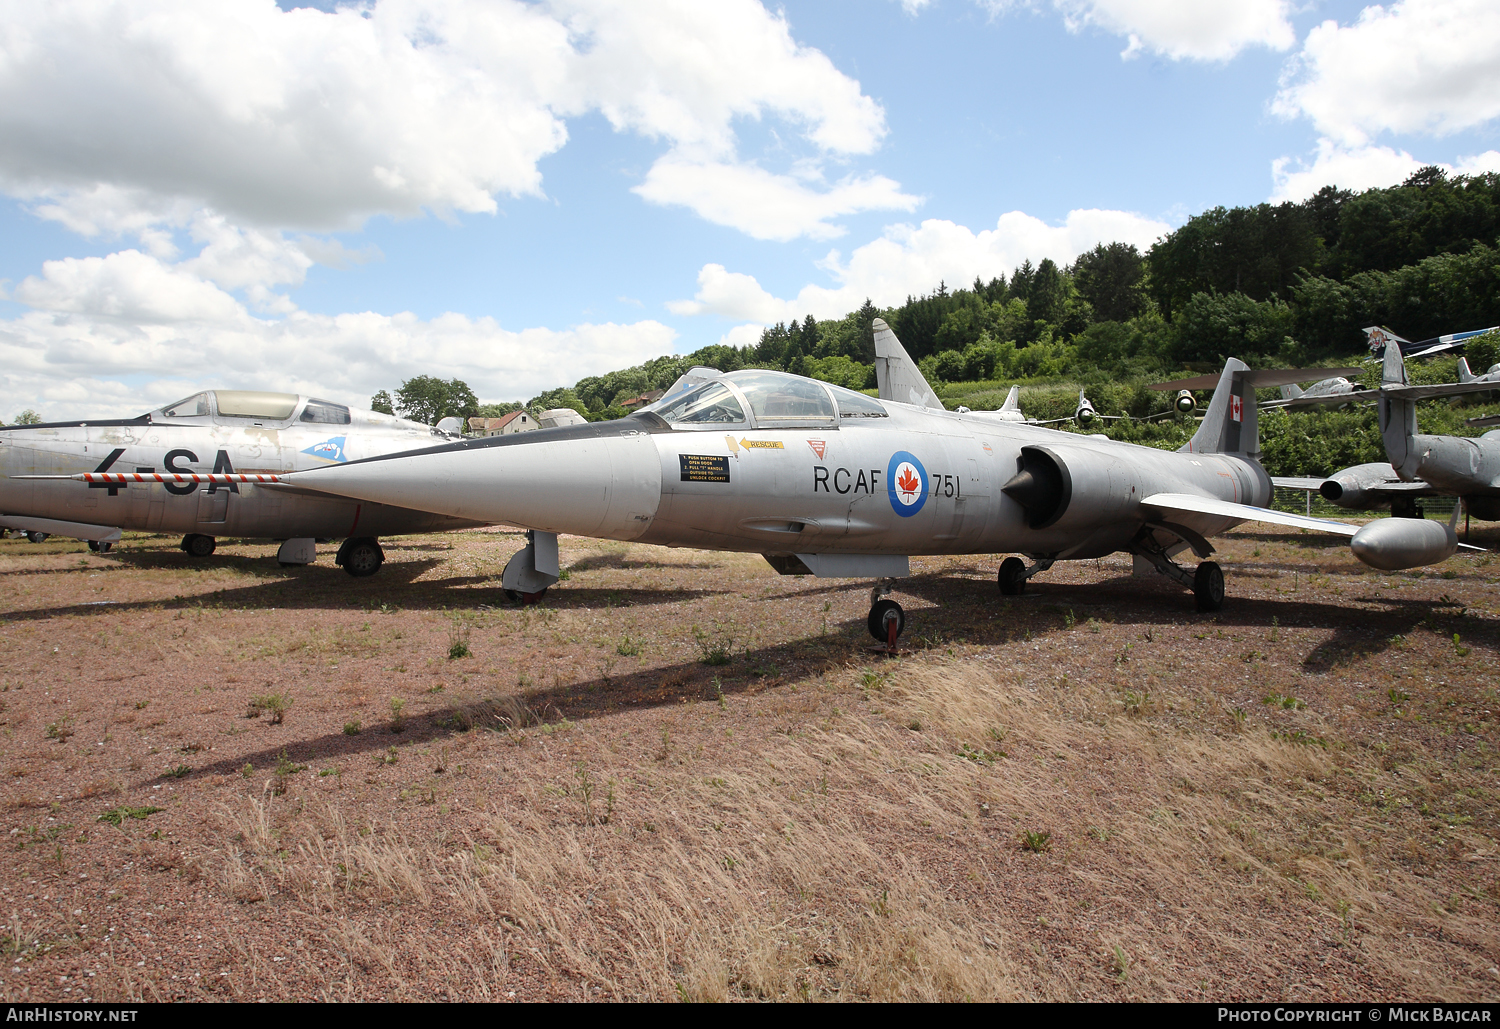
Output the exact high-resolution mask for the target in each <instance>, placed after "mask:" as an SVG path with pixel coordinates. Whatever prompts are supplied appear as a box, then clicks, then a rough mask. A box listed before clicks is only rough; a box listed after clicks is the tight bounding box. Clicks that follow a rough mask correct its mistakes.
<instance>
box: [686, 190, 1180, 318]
mask: <svg viewBox="0 0 1500 1029" xmlns="http://www.w3.org/2000/svg"><path fill="white" fill-rule="evenodd" d="M1171 230H1172V227H1171V226H1170V225H1168V224H1167V223H1166V222H1161V221H1156V220H1155V219H1151V218H1146V217H1144V216H1142V215H1139V214H1133V213H1131V212H1128V211H1101V210H1077V211H1070V212H1069V213H1068V217H1067V219H1066V221H1065V222H1064V223H1063V224H1062V225H1048V224H1047V223H1046V222H1044V221H1042V220H1041V219H1039V218H1034V217H1032V216H1031V215H1029V214H1025V213H1023V212H1021V211H1010V212H1008V213H1006V214H1003V215H1001V216H1000V218H999V220H998V221H997V222H996V225H995V228H993V229H985V230H983V231H980V232H977V233H976V232H974V231H973V230H971V229H969V228H966V227H965V226H962V225H957V224H955V223H953V222H951V221H944V220H940V219H929V220H928V221H924V222H923V223H922V224H921V225H920V226H919V227H912V226H910V225H895V226H891V227H889V228H887V229H886V232H885V235H884V236H882V237H881V238H880V239H877V240H874V241H872V242H870V243H867V244H865V245H864V246H862V247H859V248H858V249H857V250H855V251H854V253H853V254H852V255H850V258H849V260H848V262H847V263H845V262H844V261H843V260H842V259H841V255H840V254H839V253H838V252H837V251H833V252H831V253H830V254H829V255H828V256H827V257H826V258H825V259H824V260H823V261H822V262H820V266H821V267H822V268H823V269H824V270H826V271H827V272H828V273H829V274H830V275H831V276H832V277H833V279H834V280H835V281H836V283H837V285H835V286H832V287H827V286H817V285H807V286H804V287H803V288H802V289H801V290H800V291H799V292H798V294H797V296H796V297H795V298H793V299H789V300H783V299H780V298H778V297H776V296H773V295H772V294H771V293H769V292H768V291H767V290H766V289H765V288H764V287H762V286H761V285H760V283H759V282H758V281H756V279H755V278H754V277H753V276H751V275H746V274H744V273H742V272H731V271H729V270H728V269H726V268H725V267H724V266H723V265H720V264H707V265H704V266H703V268H702V269H701V270H700V271H699V272H698V292H697V294H696V295H695V296H694V298H693V299H692V300H678V301H673V302H671V303H670V304H668V305H667V306H668V309H669V310H671V311H672V313H674V314H678V315H694V314H718V315H723V316H726V317H729V318H735V319H741V320H744V321H753V322H757V323H761V324H769V323H771V322H778V321H788V320H790V319H792V318H801V317H803V316H804V315H806V314H811V315H813V316H814V317H816V318H838V317H842V316H844V315H845V314H848V313H849V312H850V311H853V310H855V309H856V308H858V307H859V306H860V304H862V303H864V300H865V298H866V297H869V298H870V299H871V300H873V301H874V302H875V304H876V305H877V306H879V307H886V306H892V305H896V304H900V303H902V302H904V301H905V299H906V297H907V296H908V295H914V294H920V293H926V292H928V291H930V290H932V289H933V288H935V287H936V286H937V284H938V282H939V281H945V282H947V283H948V284H949V286H966V285H968V284H969V283H970V282H971V281H973V278H974V276H976V275H978V276H980V277H982V278H985V279H989V278H992V277H994V276H997V275H1009V274H1010V273H1011V272H1012V271H1013V270H1014V269H1015V268H1016V266H1017V265H1019V264H1020V263H1021V262H1022V261H1024V260H1031V261H1032V262H1037V261H1040V260H1041V259H1042V258H1045V257H1050V258H1052V259H1053V260H1054V261H1056V262H1058V263H1059V264H1062V263H1065V262H1067V261H1071V260H1072V259H1073V258H1074V257H1076V256H1078V255H1079V254H1081V253H1083V252H1084V251H1085V250H1088V249H1090V248H1092V247H1093V246H1094V245H1095V244H1097V243H1112V242H1116V241H1119V242H1123V243H1133V244H1135V245H1136V246H1138V247H1141V248H1145V247H1148V246H1150V245H1151V244H1152V243H1153V242H1154V241H1155V240H1156V239H1157V238H1158V237H1160V236H1162V235H1163V234H1165V233H1167V232H1170V231H1171Z"/></svg>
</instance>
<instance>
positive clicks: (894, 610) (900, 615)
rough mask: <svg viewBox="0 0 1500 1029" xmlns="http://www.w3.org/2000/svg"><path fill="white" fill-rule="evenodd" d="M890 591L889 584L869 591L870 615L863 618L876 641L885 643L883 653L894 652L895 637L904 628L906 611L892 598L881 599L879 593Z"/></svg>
mask: <svg viewBox="0 0 1500 1029" xmlns="http://www.w3.org/2000/svg"><path fill="white" fill-rule="evenodd" d="M890 591H891V588H890V587H889V586H876V587H875V588H874V589H872V590H871V591H870V616H869V617H868V618H866V619H865V627H866V628H868V629H869V630H870V635H871V636H873V637H874V638H875V639H876V641H877V642H880V643H883V644H885V648H884V652H885V653H887V654H895V653H896V639H897V638H898V637H899V636H900V635H901V631H902V630H903V629H905V628H906V612H905V611H903V610H901V605H900V604H898V603H896V602H895V601H894V600H885V599H882V596H881V595H882V594H885V593H889V592H890Z"/></svg>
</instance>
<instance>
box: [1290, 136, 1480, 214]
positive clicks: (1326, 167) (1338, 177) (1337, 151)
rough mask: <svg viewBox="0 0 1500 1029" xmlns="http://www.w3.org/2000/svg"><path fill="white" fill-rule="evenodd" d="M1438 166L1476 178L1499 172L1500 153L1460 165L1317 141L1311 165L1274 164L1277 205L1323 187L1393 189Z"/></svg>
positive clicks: (1464, 160) (1388, 150)
mask: <svg viewBox="0 0 1500 1029" xmlns="http://www.w3.org/2000/svg"><path fill="white" fill-rule="evenodd" d="M1432 164H1436V165H1437V166H1438V167H1439V168H1442V169H1443V170H1444V171H1446V172H1448V173H1450V174H1459V175H1477V174H1480V173H1482V172H1491V171H1500V151H1495V150H1486V151H1485V152H1484V153H1482V154H1475V155H1473V156H1471V157H1461V158H1459V160H1458V163H1457V164H1444V163H1441V162H1437V161H1419V160H1417V159H1416V158H1415V157H1413V156H1412V155H1411V154H1409V153H1407V152H1406V151H1405V150H1395V149H1393V148H1391V147H1386V146H1360V147H1340V146H1339V145H1338V144H1336V143H1335V142H1333V140H1330V139H1320V140H1318V148H1317V152H1316V154H1315V156H1314V158H1313V162H1312V164H1307V163H1306V162H1303V161H1294V160H1293V159H1292V158H1289V157H1279V158H1277V159H1276V160H1274V161H1272V162H1271V178H1272V179H1273V180H1274V182H1275V184H1276V188H1275V190H1274V192H1273V193H1272V195H1271V200H1272V202H1274V203H1280V202H1281V201H1283V200H1294V201H1296V200H1306V199H1307V198H1308V197H1310V196H1312V195H1313V194H1314V193H1316V192H1317V191H1318V190H1320V189H1322V188H1323V187H1324V186H1337V187H1339V188H1340V189H1352V190H1356V191H1359V190H1365V189H1374V188H1377V187H1381V186H1394V185H1397V184H1399V183H1401V182H1403V181H1405V180H1406V178H1407V177H1408V176H1410V175H1411V174H1412V173H1413V172H1415V171H1417V170H1419V169H1421V168H1425V167H1427V166H1428V165H1432Z"/></svg>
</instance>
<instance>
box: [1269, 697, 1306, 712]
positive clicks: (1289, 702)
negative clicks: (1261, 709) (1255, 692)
mask: <svg viewBox="0 0 1500 1029" xmlns="http://www.w3.org/2000/svg"><path fill="white" fill-rule="evenodd" d="M1261 703H1262V704H1265V705H1266V706H1267V707H1279V708H1281V709H1282V710H1284V711H1301V710H1302V709H1303V708H1305V707H1307V705H1306V704H1304V703H1303V702H1302V701H1300V700H1298V699H1297V698H1296V697H1293V696H1291V695H1289V694H1286V693H1271V694H1268V695H1267V696H1265V697H1263V698H1261Z"/></svg>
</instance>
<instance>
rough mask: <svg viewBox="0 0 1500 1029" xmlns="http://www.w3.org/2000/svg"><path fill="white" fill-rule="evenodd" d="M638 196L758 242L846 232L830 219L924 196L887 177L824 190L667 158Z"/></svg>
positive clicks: (905, 205) (905, 206) (911, 205)
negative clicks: (683, 208)
mask: <svg viewBox="0 0 1500 1029" xmlns="http://www.w3.org/2000/svg"><path fill="white" fill-rule="evenodd" d="M635 192H636V193H638V194H640V195H641V196H642V197H644V198H645V199H647V200H649V201H651V202H652V203H656V204H682V205H684V206H686V207H690V208H692V209H693V210H694V211H696V212H697V213H698V215H699V216H700V217H702V218H705V219H707V220H708V221H711V222H714V223H715V224H717V225H727V226H729V227H731V228H735V229H738V230H740V231H741V232H743V233H745V234H746V235H748V236H752V237H754V238H755V239H773V240H777V241H780V242H783V243H784V242H786V241H788V240H793V239H796V238H797V237H798V236H808V237H810V238H812V239H833V238H835V237H837V236H841V235H843V234H844V229H843V228H842V227H841V226H837V225H831V224H829V219H830V218H837V217H840V216H841V215H847V214H855V213H857V212H860V211H877V210H899V211H913V210H915V209H916V207H917V205H918V204H919V203H920V202H921V201H920V199H919V198H918V197H914V196H910V195H908V194H906V193H902V192H901V187H900V184H898V183H896V182H893V181H892V180H890V179H888V178H886V177H885V176H883V175H867V176H862V177H858V178H856V177H853V176H851V177H849V178H846V179H844V180H842V181H841V182H838V183H835V184H834V185H833V187H832V188H831V189H828V190H827V191H823V192H820V191H818V190H815V189H810V188H808V187H807V186H806V185H804V184H803V183H801V182H799V181H797V179H795V178H793V177H792V176H790V175H774V174H772V173H770V172H768V171H765V170H764V169H761V168H757V167H754V166H753V165H747V164H724V163H720V162H717V161H691V160H685V159H683V158H681V157H678V156H676V155H671V154H669V155H667V156H666V157H663V158H662V159H661V160H659V161H657V162H656V164H654V165H653V166H652V167H651V171H650V172H649V173H648V174H647V175H646V181H645V182H643V183H641V184H640V185H639V186H636V187H635Z"/></svg>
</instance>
